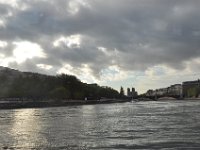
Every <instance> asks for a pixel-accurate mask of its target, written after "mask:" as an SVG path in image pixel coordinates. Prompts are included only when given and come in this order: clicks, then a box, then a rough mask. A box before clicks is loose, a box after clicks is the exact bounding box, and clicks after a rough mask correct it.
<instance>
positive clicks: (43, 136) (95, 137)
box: [0, 101, 200, 150]
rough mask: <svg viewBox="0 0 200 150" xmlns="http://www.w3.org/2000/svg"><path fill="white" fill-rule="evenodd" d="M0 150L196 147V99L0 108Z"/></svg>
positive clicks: (199, 143)
mask: <svg viewBox="0 0 200 150" xmlns="http://www.w3.org/2000/svg"><path fill="white" fill-rule="evenodd" d="M0 149H17V150H24V149H25V150H27V149H38V150H40V149H44V150H46V149H53V150H54V149H55V150H60V149H61V150H62V149H63V150H64V149H70V150H73V149H75V150H76V149H77V150H87V149H102V150H107V149H108V150H110V149H112V150H114V149H119V150H123V149H171V150H173V149H200V101H162V102H161V101H157V102H155V101H152V102H133V103H120V104H102V105H85V106H73V107H54V108H42V109H35V108H34V109H13V110H0Z"/></svg>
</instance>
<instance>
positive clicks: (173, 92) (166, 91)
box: [146, 84, 182, 97]
mask: <svg viewBox="0 0 200 150" xmlns="http://www.w3.org/2000/svg"><path fill="white" fill-rule="evenodd" d="M146 96H150V97H151V96H172V97H173V96H175V97H181V96H182V85H181V84H174V85H171V86H170V87H167V88H160V89H156V90H148V91H147V92H146Z"/></svg>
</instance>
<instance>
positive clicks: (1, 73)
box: [0, 67, 119, 101]
mask: <svg viewBox="0 0 200 150" xmlns="http://www.w3.org/2000/svg"><path fill="white" fill-rule="evenodd" d="M0 89H1V90H0V98H1V99H4V98H25V99H32V100H35V101H37V100H41V99H57V100H61V99H66V100H67V99H72V100H78V99H79V100H80V99H84V98H85V97H88V98H91V99H99V98H100V97H107V98H117V97H119V93H118V92H117V91H116V90H114V89H112V88H110V87H100V86H99V85H97V84H86V83H83V82H81V81H80V80H79V79H77V78H76V77H75V76H71V75H66V74H61V75H58V76H48V75H43V74H38V73H32V72H21V71H18V70H14V69H10V68H5V67H0Z"/></svg>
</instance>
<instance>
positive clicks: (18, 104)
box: [0, 99, 130, 109]
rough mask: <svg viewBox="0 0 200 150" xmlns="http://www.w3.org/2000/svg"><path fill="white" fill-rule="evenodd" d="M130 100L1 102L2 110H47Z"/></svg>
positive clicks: (0, 107)
mask: <svg viewBox="0 0 200 150" xmlns="http://www.w3.org/2000/svg"><path fill="white" fill-rule="evenodd" d="M125 102H130V100H120V99H106V100H88V101H83V100H73V101H72V100H71V101H58V102H55V101H37V102H33V101H7V102H6V101H0V109H19V108H45V107H62V106H76V105H96V104H110V103H125Z"/></svg>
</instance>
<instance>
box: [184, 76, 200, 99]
mask: <svg viewBox="0 0 200 150" xmlns="http://www.w3.org/2000/svg"><path fill="white" fill-rule="evenodd" d="M182 86H183V97H199V96H200V80H196V81H187V82H183V84H182Z"/></svg>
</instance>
